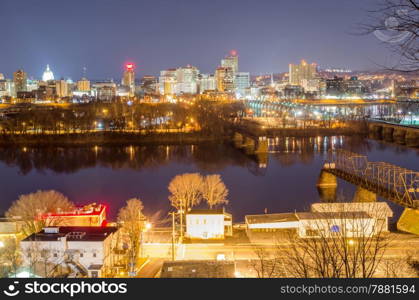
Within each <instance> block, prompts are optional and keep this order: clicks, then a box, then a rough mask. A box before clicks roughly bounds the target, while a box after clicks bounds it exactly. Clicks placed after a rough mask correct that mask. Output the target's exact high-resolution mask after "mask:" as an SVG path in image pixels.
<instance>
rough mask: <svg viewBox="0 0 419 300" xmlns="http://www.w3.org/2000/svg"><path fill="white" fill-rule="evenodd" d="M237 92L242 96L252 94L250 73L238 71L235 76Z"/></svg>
mask: <svg viewBox="0 0 419 300" xmlns="http://www.w3.org/2000/svg"><path fill="white" fill-rule="evenodd" d="M235 85H236V92H237V94H239V96H240V97H245V96H246V95H248V94H250V73H249V72H238V73H236V78H235Z"/></svg>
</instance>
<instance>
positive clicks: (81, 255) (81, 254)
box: [80, 253, 94, 257]
mask: <svg viewBox="0 0 419 300" xmlns="http://www.w3.org/2000/svg"><path fill="white" fill-rule="evenodd" d="M93 255H94V254H93ZM80 257H83V253H80Z"/></svg>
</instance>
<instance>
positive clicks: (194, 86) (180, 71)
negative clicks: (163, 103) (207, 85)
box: [176, 65, 199, 94]
mask: <svg viewBox="0 0 419 300" xmlns="http://www.w3.org/2000/svg"><path fill="white" fill-rule="evenodd" d="M198 75H199V70H198V69H197V68H196V67H193V66H190V65H188V66H186V67H182V68H177V69H176V94H183V93H184V94H196V93H197V92H198Z"/></svg>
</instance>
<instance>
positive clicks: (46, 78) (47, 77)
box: [42, 65, 54, 81]
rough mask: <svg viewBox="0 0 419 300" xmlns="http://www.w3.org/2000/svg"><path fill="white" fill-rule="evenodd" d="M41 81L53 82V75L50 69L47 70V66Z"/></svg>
mask: <svg viewBox="0 0 419 300" xmlns="http://www.w3.org/2000/svg"><path fill="white" fill-rule="evenodd" d="M42 80H43V81H49V80H54V73H52V71H51V69H50V68H49V65H47V68H46V69H45V72H44V74H43V75H42Z"/></svg>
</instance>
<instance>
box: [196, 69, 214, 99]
mask: <svg viewBox="0 0 419 300" xmlns="http://www.w3.org/2000/svg"><path fill="white" fill-rule="evenodd" d="M216 89H217V83H216V81H215V77H214V75H210V74H200V75H199V78H198V90H199V93H200V94H202V93H204V92H205V91H215V90H216Z"/></svg>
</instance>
